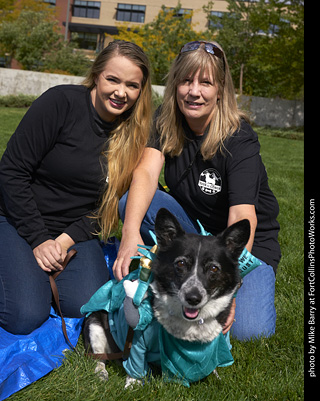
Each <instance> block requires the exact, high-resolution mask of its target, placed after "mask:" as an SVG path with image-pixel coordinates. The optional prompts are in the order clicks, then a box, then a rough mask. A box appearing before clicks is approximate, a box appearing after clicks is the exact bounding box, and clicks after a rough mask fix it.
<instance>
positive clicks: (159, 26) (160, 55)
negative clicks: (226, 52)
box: [115, 3, 204, 85]
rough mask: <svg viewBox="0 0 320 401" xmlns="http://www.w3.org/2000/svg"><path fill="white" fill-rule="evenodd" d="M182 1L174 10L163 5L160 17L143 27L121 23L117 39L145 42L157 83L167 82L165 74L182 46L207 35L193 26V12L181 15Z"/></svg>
mask: <svg viewBox="0 0 320 401" xmlns="http://www.w3.org/2000/svg"><path fill="white" fill-rule="evenodd" d="M180 9H181V4H180V3H178V5H177V7H175V8H174V9H173V10H170V11H169V10H167V9H166V7H165V6H162V8H161V11H160V12H159V14H158V15H157V17H156V18H155V19H154V20H153V21H152V22H150V23H149V24H145V25H143V26H142V27H136V26H135V27H131V28H130V29H128V25H121V26H119V35H117V36H115V38H116V39H124V40H130V41H132V42H134V43H136V44H137V45H139V46H141V47H142V48H143V50H144V51H145V52H146V54H147V55H148V57H149V60H150V63H151V68H152V71H153V75H152V76H153V80H152V82H153V84H157V85H164V83H165V77H166V75H167V73H168V71H169V67H170V65H171V63H172V61H173V60H174V58H175V57H176V56H177V55H178V54H179V51H180V48H181V47H182V46H183V45H184V44H185V43H187V42H190V41H193V40H198V39H200V38H204V36H203V35H202V34H199V33H197V32H195V31H194V30H193V29H192V26H191V24H190V23H189V22H188V19H190V18H191V17H192V13H190V14H184V15H183V16H179V17H178V16H177V14H178V12H179V10H180Z"/></svg>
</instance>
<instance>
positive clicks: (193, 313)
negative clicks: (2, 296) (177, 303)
mask: <svg viewBox="0 0 320 401" xmlns="http://www.w3.org/2000/svg"><path fill="white" fill-rule="evenodd" d="M182 312H183V316H184V317H185V318H186V319H189V320H193V319H196V318H197V317H198V315H199V312H200V309H192V308H187V307H185V306H184V307H183V308H182Z"/></svg>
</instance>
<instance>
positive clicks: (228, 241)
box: [221, 219, 250, 259]
mask: <svg viewBox="0 0 320 401" xmlns="http://www.w3.org/2000/svg"><path fill="white" fill-rule="evenodd" d="M221 236H222V240H223V241H224V243H225V245H226V247H227V248H228V249H229V251H230V252H231V254H232V256H233V257H234V258H236V259H238V258H239V256H240V255H241V252H242V251H243V249H244V247H245V245H246V243H247V242H248V241H249V238H250V222H249V220H247V219H244V220H240V221H238V222H237V223H234V224H232V225H231V226H230V227H228V228H226V229H225V230H224V231H223V232H222V233H221Z"/></svg>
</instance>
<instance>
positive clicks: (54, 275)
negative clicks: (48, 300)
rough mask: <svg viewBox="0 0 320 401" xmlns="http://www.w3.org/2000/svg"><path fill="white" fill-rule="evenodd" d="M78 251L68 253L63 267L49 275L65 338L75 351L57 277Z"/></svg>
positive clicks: (73, 250) (72, 250)
mask: <svg viewBox="0 0 320 401" xmlns="http://www.w3.org/2000/svg"><path fill="white" fill-rule="evenodd" d="M76 253H77V251H76V250H75V249H71V250H70V251H69V252H68V253H67V256H66V258H65V260H64V261H63V263H62V267H63V269H62V270H60V271H57V272H55V273H53V274H50V275H49V281H50V286H51V291H52V294H53V299H54V302H55V304H56V307H57V309H58V312H59V315H60V317H61V322H62V331H63V335H64V338H65V339H66V341H67V343H68V344H69V345H70V347H71V349H72V350H73V351H75V347H74V346H73V345H72V344H71V341H70V340H69V337H68V333H67V328H66V322H65V320H64V318H63V315H62V312H61V308H60V301H59V292H58V288H57V285H56V282H55V279H56V278H57V277H58V276H59V274H60V273H62V272H63V270H64V269H65V268H66V266H67V264H68V263H69V261H70V259H71V258H73V256H74V255H75V254H76Z"/></svg>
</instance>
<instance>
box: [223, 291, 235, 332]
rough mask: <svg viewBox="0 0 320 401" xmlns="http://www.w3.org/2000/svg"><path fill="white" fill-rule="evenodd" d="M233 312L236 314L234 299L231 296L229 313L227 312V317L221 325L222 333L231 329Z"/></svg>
mask: <svg viewBox="0 0 320 401" xmlns="http://www.w3.org/2000/svg"><path fill="white" fill-rule="evenodd" d="M235 314H236V299H235V298H233V301H232V305H231V309H230V313H229V316H228V319H227V321H226V323H225V325H224V327H223V330H222V334H226V333H228V331H229V330H230V329H231V326H232V325H233V322H234V316H235Z"/></svg>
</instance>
